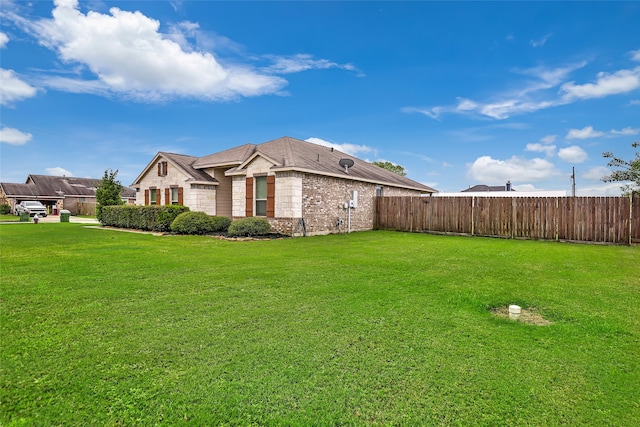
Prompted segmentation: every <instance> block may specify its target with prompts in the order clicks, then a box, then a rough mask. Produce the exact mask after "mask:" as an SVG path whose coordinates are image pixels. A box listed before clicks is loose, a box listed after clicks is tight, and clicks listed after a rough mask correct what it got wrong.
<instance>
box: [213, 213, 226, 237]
mask: <svg viewBox="0 0 640 427" xmlns="http://www.w3.org/2000/svg"><path fill="white" fill-rule="evenodd" d="M211 219H212V220H213V231H214V232H222V233H226V232H227V230H229V226H230V225H231V218H228V217H226V216H212V217H211Z"/></svg>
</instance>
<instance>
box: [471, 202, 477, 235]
mask: <svg viewBox="0 0 640 427" xmlns="http://www.w3.org/2000/svg"><path fill="white" fill-rule="evenodd" d="M475 206H476V196H471V235H472V236H473V235H474V234H475V233H474V232H475Z"/></svg>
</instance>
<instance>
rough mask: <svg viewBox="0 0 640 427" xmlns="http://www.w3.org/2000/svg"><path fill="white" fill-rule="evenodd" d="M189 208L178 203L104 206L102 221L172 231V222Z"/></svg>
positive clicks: (110, 224)
mask: <svg viewBox="0 0 640 427" xmlns="http://www.w3.org/2000/svg"><path fill="white" fill-rule="evenodd" d="M188 211H189V208H188V207H186V206H178V205H165V206H158V205H147V206H132V205H124V206H103V208H102V219H101V221H100V222H101V223H102V225H105V226H111V227H118V228H134V229H138V230H146V231H159V232H166V231H171V223H172V222H173V220H175V219H176V218H177V217H178V215H180V214H181V213H184V212H188Z"/></svg>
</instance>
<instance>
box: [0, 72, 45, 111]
mask: <svg viewBox="0 0 640 427" xmlns="http://www.w3.org/2000/svg"><path fill="white" fill-rule="evenodd" d="M36 92H37V90H36V88H34V87H33V86H31V85H29V84H27V83H25V82H24V81H22V80H20V79H19V78H18V77H17V76H16V73H15V72H14V71H13V70H5V69H4V68H0V104H2V105H10V104H12V103H13V102H16V101H22V100H23V99H27V98H31V97H33V96H35V95H36Z"/></svg>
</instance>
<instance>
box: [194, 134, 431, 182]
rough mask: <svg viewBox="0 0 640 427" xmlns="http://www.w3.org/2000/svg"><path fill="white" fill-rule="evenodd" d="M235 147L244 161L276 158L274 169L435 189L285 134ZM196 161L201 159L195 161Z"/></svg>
mask: <svg viewBox="0 0 640 427" xmlns="http://www.w3.org/2000/svg"><path fill="white" fill-rule="evenodd" d="M238 149H242V150H238V151H235V152H234V153H233V154H234V155H236V156H237V157H239V155H240V153H242V155H243V156H245V158H244V159H243V160H242V161H243V162H244V161H246V160H248V159H250V158H251V156H253V155H255V154H259V155H263V156H265V157H268V158H269V159H271V160H273V161H275V162H277V165H275V166H274V167H272V169H273V170H299V171H306V172H310V173H316V174H319V175H330V176H337V177H341V178H345V179H352V180H358V181H368V182H375V183H379V184H386V185H391V186H397V187H404V188H412V189H417V190H420V191H424V192H436V190H434V189H433V188H431V187H428V186H426V185H424V184H421V183H419V182H417V181H413V180H411V179H409V178H406V177H404V176H400V175H398V174H396V173H393V172H391V171H388V170H386V169H383V168H381V167H378V166H376V165H373V164H371V163H369V162H366V161H364V160H360V159H358V158H357V157H354V156H351V155H349V154H346V153H343V152H341V151H338V150H336V149H333V148H330V147H325V146H323V145H318V144H313V143H311V142H307V141H302V140H299V139H295V138H291V137H288V136H285V137H282V138H278V139H274V140H272V141H268V142H264V143H262V144H259V145H251V144H247V145H243V146H241V147H238ZM229 151H232V150H229ZM225 153H226V152H222V153H218V154H223V156H220V157H221V158H222V157H232V156H229V154H230V153H226V154H225ZM215 156H216V155H215V154H214V155H211V156H207V157H208V158H209V159H213V158H215ZM340 159H351V160H353V163H354V165H353V166H352V167H351V168H349V170H348V171H346V170H345V169H344V168H343V167H342V166H340V164H339V161H340ZM199 163H200V162H198V163H197V164H199ZM203 163H204V162H203ZM236 171H239V169H238V168H237V169H236ZM233 172H234V171H231V173H233Z"/></svg>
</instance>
